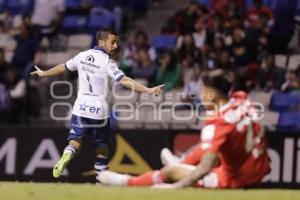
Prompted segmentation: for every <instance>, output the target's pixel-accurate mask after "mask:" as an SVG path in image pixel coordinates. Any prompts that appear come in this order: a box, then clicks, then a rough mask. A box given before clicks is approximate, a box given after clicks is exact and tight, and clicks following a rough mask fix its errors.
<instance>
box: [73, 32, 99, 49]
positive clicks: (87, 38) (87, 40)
mask: <svg viewBox="0 0 300 200" xmlns="http://www.w3.org/2000/svg"><path fill="white" fill-rule="evenodd" d="M92 40H93V37H92V36H91V35H89V34H74V35H70V36H69V38H68V46H67V48H68V49H78V50H84V49H88V48H90V47H91V44H92Z"/></svg>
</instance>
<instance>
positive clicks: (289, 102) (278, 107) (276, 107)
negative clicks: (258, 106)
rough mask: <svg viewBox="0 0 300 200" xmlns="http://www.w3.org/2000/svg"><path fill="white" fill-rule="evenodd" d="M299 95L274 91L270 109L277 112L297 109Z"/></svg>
mask: <svg viewBox="0 0 300 200" xmlns="http://www.w3.org/2000/svg"><path fill="white" fill-rule="evenodd" d="M298 106H299V97H298V96H297V95H292V94H288V93H274V94H273V95H272V97H271V102H270V110H273V111H277V112H288V111H296V110H297V109H298Z"/></svg>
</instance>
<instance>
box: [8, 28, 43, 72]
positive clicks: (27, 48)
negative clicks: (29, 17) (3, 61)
mask: <svg viewBox="0 0 300 200" xmlns="http://www.w3.org/2000/svg"><path fill="white" fill-rule="evenodd" d="M16 41H17V46H16V49H15V51H14V56H13V58H12V63H11V65H12V66H13V67H14V68H15V69H17V71H18V73H19V75H20V76H24V72H25V71H24V70H25V68H26V67H27V65H28V64H30V63H32V62H33V60H34V55H35V53H36V51H37V48H38V41H37V39H36V38H35V37H33V34H32V28H31V27H30V26H27V25H24V24H22V25H21V26H20V34H19V35H18V36H16Z"/></svg>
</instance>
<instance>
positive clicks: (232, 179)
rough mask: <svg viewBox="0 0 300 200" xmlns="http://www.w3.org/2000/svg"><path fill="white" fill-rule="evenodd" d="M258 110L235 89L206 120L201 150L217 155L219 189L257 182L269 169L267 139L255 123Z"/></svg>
mask: <svg viewBox="0 0 300 200" xmlns="http://www.w3.org/2000/svg"><path fill="white" fill-rule="evenodd" d="M258 114H259V113H258V112H257V109H255V108H254V106H253V103H252V102H250V100H249V99H248V98H247V95H246V93H244V92H242V91H239V92H236V93H234V94H233V95H232V98H231V99H230V100H229V102H228V103H227V104H226V105H224V106H222V107H221V109H220V111H219V113H218V114H217V115H216V116H214V117H212V118H211V119H208V120H206V123H205V126H204V128H203V129H202V132H201V143H200V145H201V149H202V150H203V151H210V152H215V153H217V154H218V155H219V159H220V165H219V167H217V168H215V169H214V170H213V171H214V172H216V173H217V174H218V179H219V183H218V187H219V188H238V187H245V186H249V185H253V184H256V183H259V182H260V181H261V179H262V178H263V177H264V175H266V174H267V173H268V172H269V170H270V169H269V157H268V154H267V139H266V137H265V135H264V131H263V129H262V127H261V126H260V124H259V115H258Z"/></svg>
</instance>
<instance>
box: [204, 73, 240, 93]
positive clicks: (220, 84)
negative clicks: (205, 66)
mask: <svg viewBox="0 0 300 200" xmlns="http://www.w3.org/2000/svg"><path fill="white" fill-rule="evenodd" d="M201 79H202V82H203V84H204V85H205V86H208V87H211V88H213V89H215V90H216V91H218V92H219V93H220V94H221V95H222V96H223V97H228V96H229V92H230V91H231V90H232V89H233V82H234V75H233V73H232V72H228V71H224V70H222V69H215V70H211V71H208V72H205V73H204V74H203V75H202V77H201Z"/></svg>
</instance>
